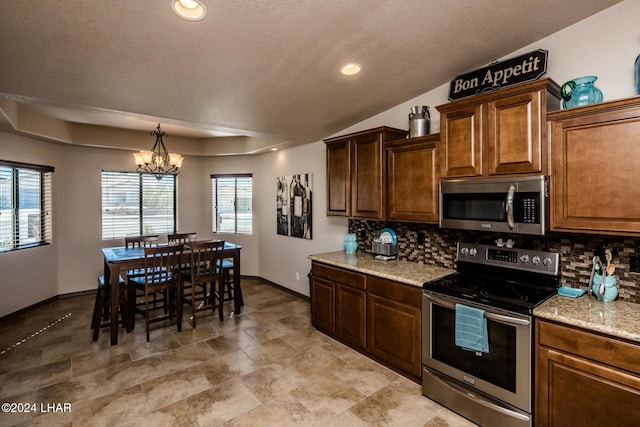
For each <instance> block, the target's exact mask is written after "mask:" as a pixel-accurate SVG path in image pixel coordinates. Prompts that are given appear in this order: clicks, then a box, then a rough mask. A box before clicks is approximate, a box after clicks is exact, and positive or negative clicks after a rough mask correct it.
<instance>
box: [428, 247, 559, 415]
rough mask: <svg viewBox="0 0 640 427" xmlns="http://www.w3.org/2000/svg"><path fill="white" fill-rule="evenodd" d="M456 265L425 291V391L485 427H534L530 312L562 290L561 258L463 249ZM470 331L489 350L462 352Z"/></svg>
mask: <svg viewBox="0 0 640 427" xmlns="http://www.w3.org/2000/svg"><path fill="white" fill-rule="evenodd" d="M457 260H458V263H457V270H456V273H454V274H452V275H450V276H446V277H444V278H442V279H438V280H434V281H432V282H427V283H425V284H424V286H423V296H422V331H423V332H422V333H423V336H422V365H423V366H422V392H423V394H424V395H425V396H427V397H429V398H430V399H432V400H435V401H436V402H439V403H440V404H442V405H444V406H446V407H448V408H449V409H451V410H453V411H455V412H458V413H459V414H461V415H462V416H464V417H466V418H468V419H470V420H471V421H473V422H475V423H478V424H480V425H483V426H501V427H502V426H532V425H533V417H532V411H533V361H534V354H533V350H534V346H533V337H534V329H533V318H532V311H533V309H534V307H536V306H537V305H539V304H540V303H542V302H543V301H544V300H546V299H547V298H549V297H550V296H551V295H553V294H554V293H555V292H556V290H557V287H558V286H559V276H560V268H559V267H560V266H559V263H560V257H559V254H557V253H551V252H541V251H532V250H526V249H516V248H507V247H499V246H487V245H479V244H468V243H459V244H458V249H457ZM474 316H475V317H478V316H479V318H474ZM465 319H470V324H472V325H478V328H477V329H473V330H469V329H468V328H469V324H467V323H466V320H465ZM475 321H477V322H479V323H473V322H475ZM469 332H473V335H472V336H473V338H474V339H476V338H477V339H479V340H480V342H483V343H484V346H486V347H484V348H483V347H482V346H481V347H476V346H474V345H471V346H469V347H466V346H464V345H462V344H461V343H466V341H459V342H458V344H459V345H456V339H461V337H464V335H465V334H468V333H469ZM476 332H477V333H476Z"/></svg>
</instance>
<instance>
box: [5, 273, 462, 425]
mask: <svg viewBox="0 0 640 427" xmlns="http://www.w3.org/2000/svg"><path fill="white" fill-rule="evenodd" d="M242 284H243V285H242V286H243V290H244V295H245V307H244V309H243V312H242V314H240V315H238V316H235V317H233V318H229V314H230V313H231V308H232V307H231V305H230V304H229V305H228V306H226V307H225V308H226V313H225V316H226V317H227V318H226V319H225V321H224V322H223V323H220V322H219V321H218V319H217V316H216V315H213V314H209V313H199V315H198V316H199V317H198V324H197V328H196V329H192V328H191V325H190V323H189V322H188V318H189V316H190V314H186V315H185V321H184V323H183V329H182V333H177V332H176V331H175V324H169V323H166V324H163V323H156V324H155V325H152V326H151V327H152V331H151V341H150V342H149V343H147V342H146V338H145V333H144V323H143V322H138V324H137V327H136V330H135V331H134V332H133V333H130V334H126V333H125V332H124V331H123V332H122V333H121V335H120V337H119V344H118V345H117V346H110V345H109V339H108V338H109V337H108V333H107V332H106V331H105V332H103V333H101V334H100V337H99V339H98V341H97V342H95V343H93V342H91V331H90V329H89V325H90V323H91V322H90V321H91V311H92V309H93V299H94V295H93V294H91V295H78V296H73V297H65V298H60V299H59V300H58V301H55V302H54V303H52V304H49V305H47V306H44V307H41V308H38V309H36V310H33V311H32V312H30V313H28V314H26V315H24V316H20V317H18V318H14V319H11V320H7V321H4V322H2V323H0V402H2V403H4V402H7V403H14V404H16V405H14V407H13V408H10V409H14V410H15V409H19V408H18V404H28V408H29V409H30V410H31V411H32V412H5V411H4V406H3V412H2V413H0V425H2V426H14V425H18V426H35V425H46V426H48V427H51V426H115V425H122V426H135V427H142V426H154V427H156V426H216V425H224V426H289V425H290V426H298V425H304V426H323V427H327V426H341V427H343V426H369V425H378V426H403V427H404V426H438V427H442V426H471V425H473V424H471V423H469V422H468V421H467V420H465V419H464V418H461V417H459V416H457V415H456V414H454V413H453V412H451V411H449V410H447V409H445V408H443V407H442V406H440V405H438V404H437V403H435V402H433V401H431V400H429V399H427V398H425V397H424V396H422V394H421V391H420V386H419V385H417V384H415V383H413V382H412V381H409V380H407V379H406V378H404V377H402V376H399V375H398V374H396V373H394V372H393V371H391V370H389V369H387V368H385V367H383V366H382V365H379V364H378V363H376V362H374V361H372V360H370V359H368V358H366V357H364V356H362V355H361V354H360V353H358V352H356V351H353V350H351V349H350V348H348V347H346V346H344V345H342V344H340V343H339V342H337V341H335V340H333V339H331V338H329V337H327V336H326V335H323V334H321V333H319V332H317V331H316V330H315V329H314V328H313V327H312V326H311V322H310V316H309V303H308V301H305V300H304V299H301V298H298V297H296V296H293V295H290V294H288V293H286V292H284V291H282V290H280V289H277V288H274V287H272V286H270V285H268V284H265V283H263V282H260V281H258V280H254V279H246V278H243V281H242ZM203 314H204V315H203ZM22 340H24V341H22ZM18 342H20V344H19V345H16V343H18ZM23 410H24V408H23Z"/></svg>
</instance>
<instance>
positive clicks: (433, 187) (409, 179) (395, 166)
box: [387, 134, 440, 223]
mask: <svg viewBox="0 0 640 427" xmlns="http://www.w3.org/2000/svg"><path fill="white" fill-rule="evenodd" d="M439 140H440V135H439V134H435V135H430V136H428V137H425V138H419V139H414V140H408V141H411V142H402V143H393V144H390V145H389V146H388V149H387V165H388V166H387V173H388V185H387V203H388V210H387V218H389V219H393V220H400V221H403V220H404V221H421V222H433V223H437V222H438V201H439V193H438V183H439V182H440V170H439V162H438V152H437V149H436V148H437V141H439Z"/></svg>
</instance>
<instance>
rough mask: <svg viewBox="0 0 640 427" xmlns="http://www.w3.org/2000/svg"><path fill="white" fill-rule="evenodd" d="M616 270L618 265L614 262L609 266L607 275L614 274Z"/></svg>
mask: <svg viewBox="0 0 640 427" xmlns="http://www.w3.org/2000/svg"><path fill="white" fill-rule="evenodd" d="M615 271H616V265H615V264H614V263H610V264H609V265H608V266H607V276H613V273H614V272H615Z"/></svg>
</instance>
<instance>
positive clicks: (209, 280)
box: [182, 240, 224, 329]
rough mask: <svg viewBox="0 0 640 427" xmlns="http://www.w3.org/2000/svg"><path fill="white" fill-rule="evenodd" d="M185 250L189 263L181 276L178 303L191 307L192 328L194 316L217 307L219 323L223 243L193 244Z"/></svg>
mask: <svg viewBox="0 0 640 427" xmlns="http://www.w3.org/2000/svg"><path fill="white" fill-rule="evenodd" d="M188 247H189V249H190V250H191V263H190V265H189V270H188V271H187V272H183V274H182V282H183V293H182V303H183V304H188V305H189V306H191V326H192V327H193V328H194V329H195V327H196V313H198V312H200V311H204V310H213V311H215V309H216V308H218V315H219V317H220V321H223V320H224V314H223V312H222V303H223V301H222V298H221V296H222V295H221V290H222V284H223V281H224V277H223V270H222V255H221V250H222V249H223V248H224V241H221V240H212V241H207V242H193V243H190V244H189V245H188ZM216 284H217V287H216Z"/></svg>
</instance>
